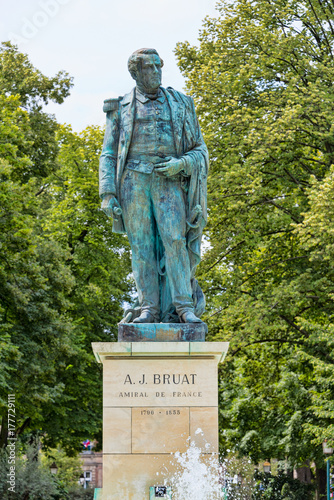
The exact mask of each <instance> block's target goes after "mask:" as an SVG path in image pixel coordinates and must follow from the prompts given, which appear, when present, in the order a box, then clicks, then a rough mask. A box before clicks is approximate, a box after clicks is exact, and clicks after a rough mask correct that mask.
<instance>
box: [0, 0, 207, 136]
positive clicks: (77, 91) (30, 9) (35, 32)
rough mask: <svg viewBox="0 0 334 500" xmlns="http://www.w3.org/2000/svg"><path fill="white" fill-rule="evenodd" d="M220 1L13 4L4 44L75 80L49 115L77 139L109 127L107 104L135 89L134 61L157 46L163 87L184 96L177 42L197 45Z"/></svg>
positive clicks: (33, 0)
mask: <svg viewBox="0 0 334 500" xmlns="http://www.w3.org/2000/svg"><path fill="white" fill-rule="evenodd" d="M215 3H216V1H215V0H155V1H154V0H141V1H139V0H109V1H107V0H14V1H13V2H9V1H8V0H7V2H6V7H4V6H3V7H2V12H1V18H0V40H1V41H6V40H11V41H13V42H14V43H16V45H18V47H19V50H20V51H22V52H24V53H26V54H28V56H29V59H30V61H31V62H32V63H33V64H34V66H35V67H36V68H38V69H39V70H40V71H41V72H42V73H43V74H45V75H46V76H49V77H51V76H54V75H55V74H56V73H57V72H58V71H60V70H65V71H67V72H68V73H69V74H70V75H71V76H72V77H73V78H74V87H73V89H72V91H71V96H70V97H68V98H67V99H66V100H65V102H64V103H63V104H61V105H57V104H53V103H51V104H49V105H48V106H47V111H48V112H49V113H53V114H55V115H56V118H57V120H58V121H59V122H60V123H67V124H70V125H71V126H72V128H73V130H75V131H77V132H79V131H81V130H83V129H84V128H85V127H87V126H88V125H103V124H104V121H105V116H104V114H103V112H102V105H103V100H104V99H107V98H110V97H118V96H120V95H124V94H125V93H127V92H129V91H130V90H131V88H132V87H133V86H134V81H133V80H132V79H131V76H130V74H129V73H128V70H127V60H128V58H129V56H130V54H131V53H132V52H133V51H134V50H137V49H139V48H142V47H153V48H155V49H157V50H158V52H159V54H160V56H161V57H162V59H163V60H164V63H165V65H164V68H163V81H162V84H163V85H164V86H172V87H174V88H175V89H177V90H181V91H182V90H183V88H184V79H183V77H182V75H181V73H180V70H179V69H178V67H177V64H176V58H175V55H174V52H173V51H174V49H175V46H176V44H177V42H182V41H186V40H187V41H189V42H190V43H191V44H197V38H198V34H199V30H200V29H201V27H202V21H203V19H204V18H205V17H206V16H207V15H209V16H211V17H212V16H215V14H216V11H215Z"/></svg>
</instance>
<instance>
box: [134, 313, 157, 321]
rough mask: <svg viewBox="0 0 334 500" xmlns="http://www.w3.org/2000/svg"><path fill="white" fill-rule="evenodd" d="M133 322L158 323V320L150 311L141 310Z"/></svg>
mask: <svg viewBox="0 0 334 500" xmlns="http://www.w3.org/2000/svg"><path fill="white" fill-rule="evenodd" d="M133 322H134V323H159V320H157V319H156V317H155V316H153V314H151V313H150V311H143V312H142V313H141V315H140V316H138V318H136V319H134V320H133Z"/></svg>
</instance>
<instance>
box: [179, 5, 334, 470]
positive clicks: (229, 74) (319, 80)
mask: <svg viewBox="0 0 334 500" xmlns="http://www.w3.org/2000/svg"><path fill="white" fill-rule="evenodd" d="M218 10H219V14H220V15H219V16H217V18H214V19H210V18H206V20H205V21H204V25H203V29H202V31H201V33H200V37H199V46H198V47H192V46H190V45H189V43H187V42H185V43H181V44H179V45H178V47H177V50H176V54H177V57H178V60H179V65H180V68H181V70H182V71H183V73H184V75H185V76H186V78H187V87H188V90H189V92H190V93H191V95H192V96H193V97H194V99H195V103H196V106H197V111H198V114H199V118H200V122H201V126H202V129H203V132H204V136H205V140H206V143H207V145H208V147H209V152H210V156H211V172H210V179H209V189H208V190H209V225H208V228H207V237H208V239H209V241H210V244H211V248H210V249H209V250H208V251H207V252H206V254H205V256H204V259H203V262H202V265H201V269H200V272H201V274H200V276H199V280H200V281H201V282H202V284H203V285H204V288H205V292H206V295H207V299H208V306H209V307H208V309H209V311H208V313H207V318H206V319H207V321H208V323H209V332H211V339H213V340H229V341H230V342H231V347H230V352H229V355H228V358H227V361H226V362H225V363H224V365H223V366H222V367H221V368H220V408H221V428H222V429H224V431H223V432H222V433H221V444H222V449H223V450H224V449H227V448H231V447H232V448H234V449H237V450H239V452H240V453H242V454H248V455H250V456H251V457H252V458H253V460H254V461H258V460H259V459H260V458H266V457H269V456H272V457H277V458H282V459H283V458H284V457H285V456H288V457H289V460H290V461H291V463H292V464H303V462H304V461H305V460H306V459H311V460H314V461H315V462H316V464H317V466H318V467H321V466H323V454H322V450H321V442H322V440H323V439H324V438H325V437H328V438H329V439H330V438H331V437H332V432H333V428H332V422H333V416H334V413H333V409H334V406H333V403H334V397H333V396H334V392H333V390H334V385H333V382H334V379H333V376H334V370H333V362H334V356H333V354H334V353H333V335H332V331H333V312H334V308H333V284H334V281H333V265H332V261H333V259H332V253H333V244H332V242H333V210H334V205H333V187H334V186H333V173H332V167H331V166H332V164H333V163H334V142H333V119H332V117H333V112H334V108H333V107H334V89H333V84H332V82H333V76H334V64H333V53H332V47H333V42H334V10H333V6H332V4H331V3H329V2H327V1H321V2H317V1H314V0H307V1H306V0H305V1H304V0H301V1H298V2H295V1H292V2H286V1H285V0H275V1H274V2H271V1H269V0H255V1H248V0H237V1H235V2H228V1H226V2H225V1H220V2H219V3H218Z"/></svg>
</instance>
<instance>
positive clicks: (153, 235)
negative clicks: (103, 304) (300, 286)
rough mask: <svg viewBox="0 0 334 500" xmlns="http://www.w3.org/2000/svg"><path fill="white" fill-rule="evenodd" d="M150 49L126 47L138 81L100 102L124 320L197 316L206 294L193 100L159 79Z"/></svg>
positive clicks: (200, 148)
mask: <svg viewBox="0 0 334 500" xmlns="http://www.w3.org/2000/svg"><path fill="white" fill-rule="evenodd" d="M162 66H163V61H162V60H161V58H160V57H159V55H158V53H157V52H156V51H155V50H154V49H141V50H138V51H136V52H134V53H133V54H132V56H131V57H130V59H129V61H128V68H129V71H130V73H131V75H132V77H133V78H134V79H135V80H136V87H135V88H134V89H133V90H132V91H131V92H130V93H129V94H127V95H125V96H124V97H120V98H118V99H108V100H106V101H105V102H104V108H103V109H104V111H105V113H106V115H107V126H106V133H105V138H104V144H103V151H102V155H101V159H100V196H101V198H102V209H103V210H104V212H105V213H106V214H107V215H109V216H112V217H113V218H114V221H113V223H114V226H113V227H114V231H115V232H118V233H123V232H126V233H127V235H128V238H129V241H130V246H131V250H132V269H133V274H134V277H135V281H136V286H137V291H138V301H137V304H136V305H135V307H134V308H133V309H131V310H129V311H128V312H127V314H126V317H125V318H124V320H123V321H124V322H134V323H155V322H156V323H159V322H162V323H176V322H184V323H196V322H200V320H199V317H200V315H201V314H202V313H203V311H204V307H205V299H204V295H203V293H202V291H201V289H200V287H199V285H198V282H197V280H196V279H195V270H196V267H197V265H198V264H199V262H200V246H201V237H202V230H203V227H204V226H205V224H206V216H207V215H206V182H207V173H208V163H209V162H208V151H207V148H206V146H205V143H204V140H203V137H202V134H201V131H200V127H199V124H198V120H197V117H196V112H195V108H194V103H193V100H192V99H191V98H190V97H188V96H185V95H184V94H182V93H180V92H178V91H176V90H174V89H172V88H171V87H168V88H166V89H165V88H163V87H161V68H162Z"/></svg>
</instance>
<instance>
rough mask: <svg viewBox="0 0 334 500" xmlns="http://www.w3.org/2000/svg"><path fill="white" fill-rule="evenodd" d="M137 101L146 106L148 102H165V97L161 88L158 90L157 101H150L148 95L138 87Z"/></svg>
mask: <svg viewBox="0 0 334 500" xmlns="http://www.w3.org/2000/svg"><path fill="white" fill-rule="evenodd" d="M136 99H138V101H139V102H141V103H142V104H145V103H147V102H150V101H151V102H152V101H153V102H154V101H159V102H161V103H163V102H165V95H164V93H163V92H162V90H161V88H159V90H158V97H157V98H156V99H150V98H149V97H148V96H147V95H145V94H143V93H142V92H141V91H140V90H139V89H138V88H137V87H136Z"/></svg>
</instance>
